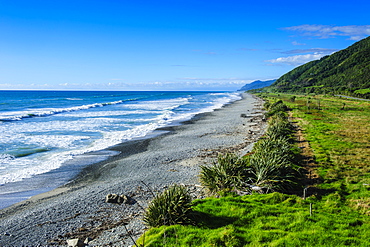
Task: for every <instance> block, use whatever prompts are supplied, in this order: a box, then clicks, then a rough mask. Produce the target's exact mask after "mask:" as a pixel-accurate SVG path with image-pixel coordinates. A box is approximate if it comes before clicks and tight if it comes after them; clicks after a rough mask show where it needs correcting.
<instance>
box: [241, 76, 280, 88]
mask: <svg viewBox="0 0 370 247" xmlns="http://www.w3.org/2000/svg"><path fill="white" fill-rule="evenodd" d="M275 81H276V79H275V80H269V81H260V80H258V81H254V82H252V83H248V84H245V85H244V86H243V87H242V88H241V89H239V90H238V91H248V90H252V89H259V88H263V87H268V86H270V85H271V84H272V83H274V82H275Z"/></svg>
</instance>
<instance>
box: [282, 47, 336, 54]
mask: <svg viewBox="0 0 370 247" xmlns="http://www.w3.org/2000/svg"><path fill="white" fill-rule="evenodd" d="M336 51H338V49H327V48H309V49H295V50H289V51H284V52H282V53H284V54H299V53H320V54H331V53H333V52H336Z"/></svg>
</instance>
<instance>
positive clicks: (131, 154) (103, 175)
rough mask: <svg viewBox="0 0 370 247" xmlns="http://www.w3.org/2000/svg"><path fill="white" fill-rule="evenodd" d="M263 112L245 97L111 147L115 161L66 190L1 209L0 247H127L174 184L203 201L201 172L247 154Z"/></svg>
mask: <svg viewBox="0 0 370 247" xmlns="http://www.w3.org/2000/svg"><path fill="white" fill-rule="evenodd" d="M261 108H262V101H261V100H260V99H258V98H255V97H253V96H251V95H248V94H244V98H243V99H242V100H239V101H236V102H234V103H233V104H229V105H226V106H224V107H223V108H222V109H219V110H216V111H214V112H211V113H206V114H200V115H198V116H196V117H194V118H193V119H192V120H190V121H186V122H184V123H183V124H182V125H179V126H173V127H168V128H163V129H161V130H159V131H163V132H165V133H163V134H161V135H159V136H156V137H153V138H150V139H142V140H135V141H130V142H125V143H122V144H120V145H117V146H115V147H113V148H111V150H117V151H119V152H120V154H119V155H117V156H114V157H112V158H110V159H109V160H106V161H103V162H100V163H97V164H93V165H90V166H89V167H87V168H85V169H84V170H83V171H82V172H81V174H79V176H78V177H77V178H75V179H74V180H73V181H71V182H70V183H68V184H67V185H65V186H62V187H60V188H57V189H55V190H52V191H50V192H47V193H43V194H40V195H37V196H34V197H32V198H30V199H28V200H26V201H23V202H20V203H17V204H15V205H13V206H11V207H8V208H5V209H3V210H1V211H0V229H1V230H0V246H52V245H56V246H63V245H64V246H66V240H67V239H71V238H81V239H85V238H86V237H90V238H91V241H90V242H89V246H132V245H133V242H132V241H131V240H130V238H129V237H128V234H127V231H126V228H127V229H128V231H129V232H130V234H131V235H132V236H133V237H134V238H137V237H139V236H140V235H141V234H142V233H143V231H144V225H143V223H142V218H141V217H142V213H143V209H144V208H145V207H146V206H147V204H148V202H150V200H151V199H152V198H153V195H152V192H154V193H156V192H159V191H162V190H163V189H165V188H166V187H168V186H169V185H171V184H174V183H177V184H184V185H186V186H187V187H188V188H189V190H190V192H191V193H192V195H193V196H194V198H201V197H202V196H203V190H202V188H201V186H200V185H199V179H198V174H199V165H202V164H207V163H208V164H209V163H212V162H213V161H214V160H215V158H216V157H217V154H218V153H225V152H235V153H238V154H239V155H243V154H245V153H247V152H248V151H250V150H251V148H252V145H253V143H254V142H255V141H256V140H258V138H259V137H260V136H261V135H262V134H263V133H264V130H265V127H266V124H265V123H264V122H263V121H262V110H261ZM242 114H244V115H243V117H242V116H241V115H242ZM110 193H115V194H120V195H121V194H125V195H128V196H129V197H130V198H132V200H131V203H130V204H121V205H117V204H111V203H106V202H105V196H106V195H107V194H110ZM123 223H125V224H127V225H126V228H125V227H124V226H123Z"/></svg>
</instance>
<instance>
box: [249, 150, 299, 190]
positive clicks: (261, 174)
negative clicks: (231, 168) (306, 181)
mask: <svg viewBox="0 0 370 247" xmlns="http://www.w3.org/2000/svg"><path fill="white" fill-rule="evenodd" d="M249 162H250V164H249V165H250V168H251V169H250V176H249V179H248V180H249V181H248V182H249V183H252V184H253V185H255V186H259V187H262V188H265V189H267V191H266V192H270V191H286V190H288V189H290V188H293V187H294V186H295V185H296V184H297V179H298V178H299V176H298V174H299V173H298V170H297V169H296V168H295V166H293V165H292V164H291V162H290V161H289V160H288V159H287V157H285V156H282V155H280V153H279V150H278V149H275V150H272V151H267V150H266V151H260V152H256V153H254V154H252V155H251V156H250V159H249Z"/></svg>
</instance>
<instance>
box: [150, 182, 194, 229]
mask: <svg viewBox="0 0 370 247" xmlns="http://www.w3.org/2000/svg"><path fill="white" fill-rule="evenodd" d="M190 203H191V196H190V194H189V193H188V191H187V189H186V187H185V186H181V185H177V184H174V185H172V186H170V187H169V188H168V189H167V190H165V191H163V192H162V193H160V194H158V195H157V196H156V197H155V198H154V199H153V200H152V202H151V203H150V204H149V206H148V208H147V210H146V211H145V214H144V223H145V224H146V225H147V226H149V227H158V226H162V225H175V224H187V223H190V221H191V219H190V217H191V216H190V214H191V209H190Z"/></svg>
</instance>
